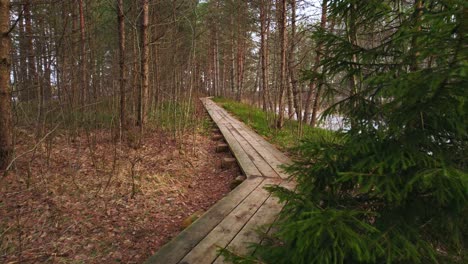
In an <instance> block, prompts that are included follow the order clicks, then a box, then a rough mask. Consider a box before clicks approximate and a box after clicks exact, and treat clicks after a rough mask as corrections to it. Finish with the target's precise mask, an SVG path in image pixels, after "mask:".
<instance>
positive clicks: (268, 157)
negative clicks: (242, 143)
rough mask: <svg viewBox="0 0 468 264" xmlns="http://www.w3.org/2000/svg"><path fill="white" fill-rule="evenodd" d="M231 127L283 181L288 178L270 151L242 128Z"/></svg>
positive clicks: (279, 162) (234, 125)
mask: <svg viewBox="0 0 468 264" xmlns="http://www.w3.org/2000/svg"><path fill="white" fill-rule="evenodd" d="M232 126H233V127H234V128H235V129H237V131H239V134H241V135H242V136H243V137H244V138H245V140H246V142H248V143H249V144H250V145H251V146H252V147H253V148H254V149H255V150H256V151H257V152H258V154H259V155H260V156H261V157H262V158H263V159H264V160H265V162H266V163H268V164H269V165H270V166H271V168H272V169H273V170H274V171H275V172H276V173H277V174H278V175H279V176H280V177H281V178H283V179H287V178H288V177H289V175H288V174H286V173H285V172H284V170H283V169H282V168H280V166H281V165H283V164H284V163H282V162H281V161H279V160H278V159H277V158H276V157H275V156H273V154H272V152H271V151H270V150H267V149H266V148H265V147H264V146H263V145H261V144H260V143H259V142H258V141H256V140H255V139H254V138H252V136H251V135H250V133H247V132H246V131H245V130H244V129H243V128H241V127H240V126H238V125H236V124H232Z"/></svg>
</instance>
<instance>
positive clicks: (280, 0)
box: [276, 0, 287, 128]
mask: <svg viewBox="0 0 468 264" xmlns="http://www.w3.org/2000/svg"><path fill="white" fill-rule="evenodd" d="M276 3H277V9H278V10H277V13H278V28H279V39H280V68H279V80H278V85H279V91H278V92H279V95H278V106H279V109H278V112H279V113H278V120H277V123H276V126H277V127H278V128H282V127H283V125H284V107H285V106H284V96H285V92H286V85H285V83H286V66H287V65H286V49H287V47H286V46H287V34H286V0H277V2H276Z"/></svg>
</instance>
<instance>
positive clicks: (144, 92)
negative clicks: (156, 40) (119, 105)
mask: <svg viewBox="0 0 468 264" xmlns="http://www.w3.org/2000/svg"><path fill="white" fill-rule="evenodd" d="M141 8H142V14H141V27H140V34H141V59H140V63H141V84H140V90H139V96H138V125H139V126H140V132H142V131H143V125H144V124H145V123H146V108H147V101H148V87H149V82H148V73H149V68H148V56H149V46H148V24H149V3H148V0H141Z"/></svg>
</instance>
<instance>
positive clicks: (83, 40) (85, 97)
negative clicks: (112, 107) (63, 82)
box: [79, 0, 88, 105]
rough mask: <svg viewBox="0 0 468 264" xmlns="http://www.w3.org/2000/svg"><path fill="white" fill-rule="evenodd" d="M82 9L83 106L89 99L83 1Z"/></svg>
mask: <svg viewBox="0 0 468 264" xmlns="http://www.w3.org/2000/svg"><path fill="white" fill-rule="evenodd" d="M79 7H80V42H81V43H80V44H81V45H80V49H81V59H80V73H81V78H80V79H81V81H80V83H81V87H80V88H81V89H80V91H81V98H80V99H81V104H82V105H85V103H86V101H87V97H88V82H87V80H86V42H85V19H84V8H83V0H80V2H79Z"/></svg>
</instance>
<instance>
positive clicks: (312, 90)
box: [303, 0, 327, 126]
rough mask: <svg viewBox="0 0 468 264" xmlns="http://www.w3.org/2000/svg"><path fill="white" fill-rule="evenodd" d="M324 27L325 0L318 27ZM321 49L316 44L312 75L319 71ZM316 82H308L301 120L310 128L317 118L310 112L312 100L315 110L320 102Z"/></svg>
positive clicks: (313, 80) (316, 80)
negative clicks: (308, 124)
mask: <svg viewBox="0 0 468 264" xmlns="http://www.w3.org/2000/svg"><path fill="white" fill-rule="evenodd" d="M326 25H327V0H323V1H322V17H321V19H320V27H321V28H322V29H323V30H325V28H326ZM322 49H323V43H322V42H320V43H318V44H317V47H316V49H315V61H314V66H313V69H312V72H313V73H317V71H318V69H319V65H320V60H321V58H322V56H323V54H322ZM317 82H318V78H317V76H314V77H313V78H312V80H311V81H310V83H309V91H308V93H307V99H306V102H305V107H304V117H303V120H304V123H306V124H307V123H309V120H310V123H311V125H312V123H313V125H312V126H315V123H316V121H315V119H316V118H317V111H315V114H314V113H311V110H312V99H314V105H315V104H316V103H317V106H316V107H315V108H316V109H317V107H318V102H319V100H320V91H319V89H318V88H317V87H319V86H318V85H317ZM312 120H314V121H312Z"/></svg>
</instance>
